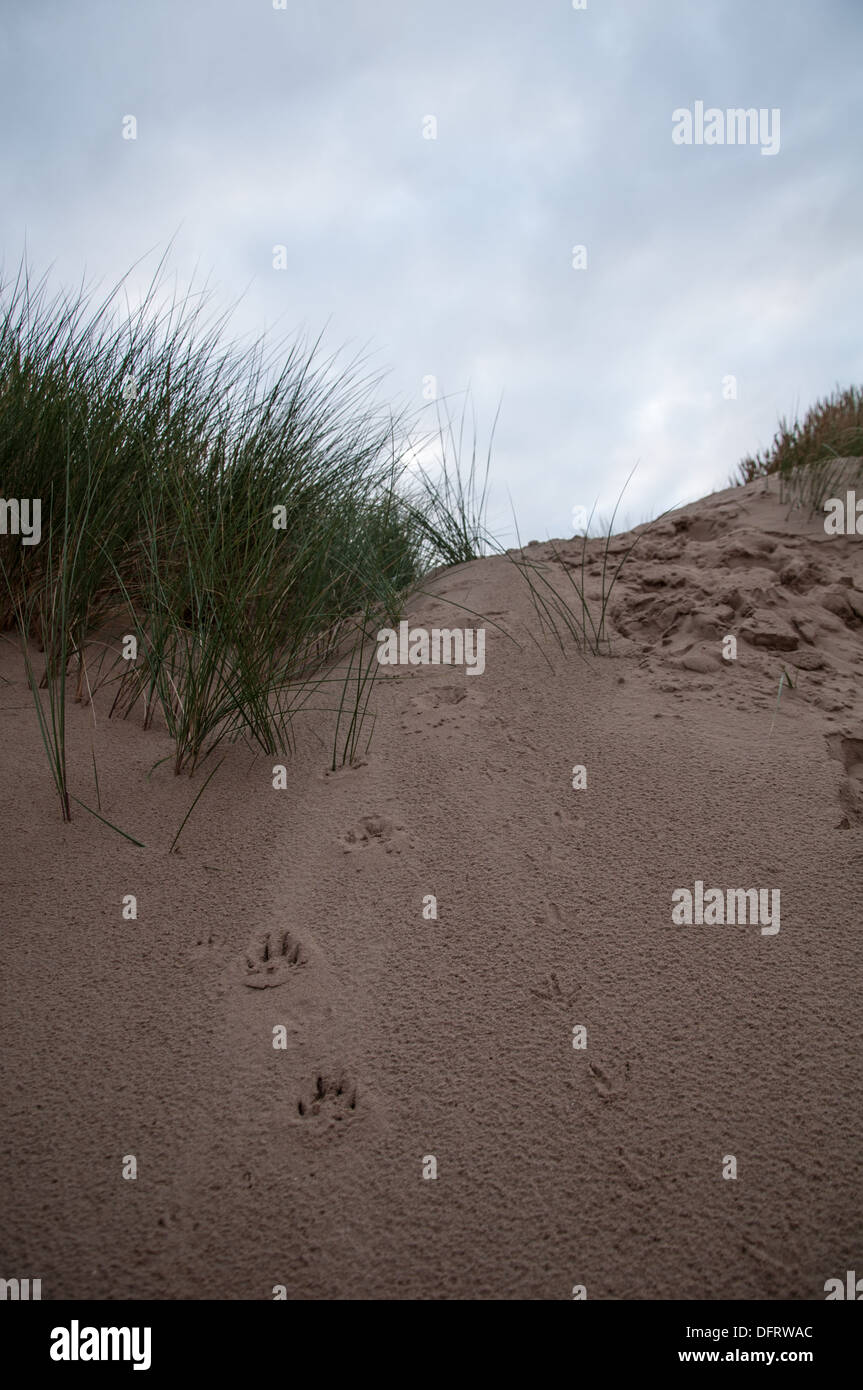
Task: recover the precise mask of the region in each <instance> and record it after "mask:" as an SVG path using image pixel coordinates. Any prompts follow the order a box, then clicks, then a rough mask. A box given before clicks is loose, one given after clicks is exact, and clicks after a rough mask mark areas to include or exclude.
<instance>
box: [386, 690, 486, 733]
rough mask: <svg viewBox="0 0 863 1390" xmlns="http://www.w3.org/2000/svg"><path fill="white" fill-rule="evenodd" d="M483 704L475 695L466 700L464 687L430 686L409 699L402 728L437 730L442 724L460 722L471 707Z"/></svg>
mask: <svg viewBox="0 0 863 1390" xmlns="http://www.w3.org/2000/svg"><path fill="white" fill-rule="evenodd" d="M483 703H484V701H483V700H482V699H481V698H480V697H479V696H478V695H477V694H476V693H473V694H472V695H471V698H470V700H468V687H467V686H466V685H437V686H432V687H431V689H429V690H424V691H422V692H421V694H419V695H413V696H412V697H411V702H410V705H409V707H408V709H406V710H405V712H404V715H403V716H402V719H403V725H402V727H403V728H411V729H414V730H419V729H421V728H427V729H439V728H440V727H441V725H443V724H451V723H453V722H454V721H460V720H461V719H463V718H464V717H465V715H467V714H468V713H469V711H470V709H471V707H472V706H475V705H480V704H483Z"/></svg>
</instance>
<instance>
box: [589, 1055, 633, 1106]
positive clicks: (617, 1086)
mask: <svg viewBox="0 0 863 1390" xmlns="http://www.w3.org/2000/svg"><path fill="white" fill-rule="evenodd" d="M587 1069H588V1071H589V1072H590V1076H591V1080H592V1081H593V1084H594V1086H595V1087H596V1093H597V1095H598V1096H599V1098H600V1100H620V1098H621V1097H622V1096H625V1095H626V1093H627V1091H628V1090H629V1063H628V1062H626V1063H624V1067H623V1073H622V1075H619V1076H618V1079H617V1081H613V1080H612V1079H611V1077H610V1076H609V1075H608V1072H607V1071H606V1070H605V1069H604V1068H603V1067H601V1066H600V1065H599V1063H598V1062H588V1064H587Z"/></svg>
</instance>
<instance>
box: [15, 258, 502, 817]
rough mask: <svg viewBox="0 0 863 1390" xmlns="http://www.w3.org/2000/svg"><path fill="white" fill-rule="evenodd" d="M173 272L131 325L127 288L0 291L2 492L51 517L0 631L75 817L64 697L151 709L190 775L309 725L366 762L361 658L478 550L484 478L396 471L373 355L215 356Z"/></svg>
mask: <svg viewBox="0 0 863 1390" xmlns="http://www.w3.org/2000/svg"><path fill="white" fill-rule="evenodd" d="M162 272H163V263H160V266H159V267H158V268H157V272H156V274H155V275H154V277H153V279H152V281H151V283H150V286H149V289H148V290H147V291H146V293H145V294H144V296H143V297H142V299H141V301H140V303H139V304H138V306H137V307H136V308H129V306H128V303H127V302H125V300H124V286H123V285H122V284H121V285H120V286H118V287H116V288H115V289H114V290H113V291H112V292H111V293H109V294H108V295H106V296H105V297H103V298H101V299H99V298H97V297H96V296H95V294H94V293H93V292H92V291H90V290H87V289H85V288H81V289H79V290H78V291H77V292H76V293H75V294H72V295H68V296H67V295H62V294H61V295H56V294H55V295H52V294H50V293H49V288H48V282H47V280H46V279H44V278H43V279H41V280H39V281H38V282H34V281H33V280H32V278H31V276H30V273H29V271H28V269H27V268H26V266H22V267H21V268H20V269H19V271H18V273H17V275H15V276H14V277H13V278H11V279H5V280H4V279H0V491H2V495H3V497H5V498H18V499H23V498H29V499H36V498H38V499H41V503H42V536H41V541H40V543H39V544H37V545H33V546H24V545H23V544H22V543H21V540H20V538H19V537H18V536H15V535H0V570H2V577H3V581H4V582H3V584H2V585H0V630H3V629H9V628H12V627H15V628H17V630H18V632H19V634H20V637H21V640H22V648H23V652H24V659H25V663H26V665H27V670H28V674H29V676H30V684H31V689H32V692H33V698H34V703H35V706H36V711H37V717H38V718H39V722H40V729H41V731H42V737H43V741H44V743H45V748H46V753H47V755H48V760H49V764H50V768H51V773H52V776H53V778H54V782H55V786H56V789H57V793H58V797H59V800H60V804H61V810H62V814H63V817H64V819H69V817H70V815H71V806H70V801H72V800H77V798H73V797H71V795H70V792H69V787H68V779H67V771H66V757H65V727H66V701H67V696H68V695H69V694H71V693H72V690H74V698H75V699H77V700H79V701H82V702H87V701H89V700H91V699H92V696H93V693H94V692H95V690H96V689H98V688H99V687H100V686H101V685H107V686H108V687H112V686H113V687H114V688H113V690H112V691H110V692H109V693H110V694H111V696H112V699H111V706H110V709H111V716H112V717H123V718H128V717H131V716H132V715H133V714H137V715H140V717H141V718H142V720H143V722H144V724H145V726H147V727H150V726H151V725H152V724H153V721H154V719H155V718H156V716H157V715H159V716H160V717H161V720H162V721H163V722H164V726H165V727H166V728H167V731H168V733H169V735H170V737H171V740H172V743H173V749H174V753H173V766H174V771H175V772H176V773H178V774H179V773H181V772H186V773H189V774H191V773H193V772H194V771H195V769H196V768H197V767H198V766H200V765H201V763H202V762H204V761H205V760H206V759H207V758H208V757H209V756H210V755H211V754H212V753H213V751H214V750H215V749H216V748H218V747H219V746H220V745H221V744H223V743H224V742H225V741H233V740H236V739H242V740H244V741H245V742H246V743H248V744H250V745H252V746H253V747H255V748H257V749H259V750H260V751H261V752H262V753H264V754H266V755H267V756H268V757H269V756H275V755H276V754H282V753H284V752H286V751H289V750H290V748H291V747H292V746H293V738H294V723H295V720H296V718H297V717H298V715H299V714H300V713H302V712H303V711H304V710H307V709H309V708H324V709H328V710H331V711H332V713H333V717H334V724H335V734H334V744H333V747H334V754H333V761H334V765H335V764H336V763H337V762H338V761H339V760H342V761H345V760H347V761H350V760H352V759H353V758H354V757H355V756H356V755H357V752H358V749H359V748H360V741H361V736H362V732H363V726H364V723H365V719H366V714H367V706H368V698H369V695H370V693H371V687H372V685H373V681H374V676H375V674H376V666H374V665H372V664H370V662H369V660H368V657H367V655H364V654H363V650H364V644H365V643H367V641H368V639H369V637H370V636H371V635H372V634H373V633H374V631H375V630H376V628H377V627H380V626H381V625H382V623H383V622H384V621H386V622H387V623H392V622H393V621H395V620H396V619H397V618H398V617H399V615H400V614H401V612H402V609H403V605H404V602H405V599H406V597H407V595H408V594H409V593H410V592H411V591H412V589H414V588H415V587H416V586H417V584H418V583H419V582H420V581H421V580H422V578H423V576H424V575H425V574H427V573H428V572H429V571H430V570H431V569H433V568H434V567H435V566H438V565H441V564H451V563H455V562H457V561H464V560H467V559H472V558H475V557H476V556H477V555H478V554H480V553H481V527H480V526H479V523H478V521H477V516H476V514H475V507H474V491H475V486H474V484H475V469H473V468H472V470H471V473H470V475H469V477H468V479H467V480H466V481H465V480H463V479H462V478H461V475H460V473H459V472H458V471H457V472H456V474H455V475H453V474H452V473H451V471H450V469H449V467H448V464H447V459H446V457H444V458H443V461H442V469H441V471H440V474H439V475H438V476H433V475H432V474H431V473H430V472H424V473H423V476H422V477H420V478H419V479H417V478H416V477H415V476H413V475H408V476H406V464H405V462H404V460H405V459H406V458H408V457H410V455H411V451H412V446H413V436H412V433H411V431H412V428H413V427H412V425H411V424H410V422H406V421H404V420H402V419H393V417H392V415H391V413H390V412H389V411H388V410H386V409H385V408H383V407H382V406H380V405H379V403H378V386H379V379H378V378H377V377H374V376H371V375H369V374H368V373H367V372H366V370H365V366H364V363H363V361H362V360H361V359H357V358H354V359H352V360H349V361H347V363H344V362H343V360H342V357H341V355H340V354H335V355H332V356H325V355H324V354H323V351H322V348H321V343H320V341H319V340H318V341H314V342H311V343H309V342H308V341H307V340H305V339H296V340H293V341H291V342H287V343H286V342H279V343H276V344H274V345H271V346H267V344H266V343H265V342H264V341H263V340H259V341H257V342H255V343H253V344H252V345H251V346H247V347H241V346H238V345H236V344H234V343H230V342H229V343H228V344H227V345H225V341H224V334H225V326H226V322H227V320H226V317H225V316H224V315H222V316H216V317H208V314H207V302H208V301H207V299H206V297H205V296H201V295H198V294H191V293H190V294H189V295H187V296H186V297H185V298H182V299H178V298H177V297H176V296H173V297H169V296H166V294H165V293H164V289H163V276H162ZM131 639H133V640H131ZM34 646H38V647H40V648H41V649H42V651H43V654H44V670H43V671H42V673H41V676H39V675H37V672H36V669H35V662H36V659H35V656H34V652H33V649H34ZM124 653H125V655H124ZM130 653H132V654H131V655H130ZM40 685H41V686H42V689H43V690H45V691H46V696H45V697H44V699H45V705H46V706H47V708H46V707H45V706H43V697H41V696H40V693H39V686H40ZM320 700H323V705H321V704H320V703H315V702H316V701H320ZM193 804H194V803H193ZM87 809H90V808H87ZM94 814H95V813H94Z"/></svg>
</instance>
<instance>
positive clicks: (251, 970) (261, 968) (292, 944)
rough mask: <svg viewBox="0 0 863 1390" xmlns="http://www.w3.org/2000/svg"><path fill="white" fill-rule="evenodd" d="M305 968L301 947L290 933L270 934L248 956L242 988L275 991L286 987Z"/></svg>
mask: <svg viewBox="0 0 863 1390" xmlns="http://www.w3.org/2000/svg"><path fill="white" fill-rule="evenodd" d="M302 965H305V957H304V956H303V951H302V947H301V945H300V943H299V941H296V940H295V939H294V937H292V936H291V933H290V932H289V931H286V932H282V933H279V932H267V934H266V936H265V937H264V938H263V940H262V941H261V942H260V944H259V945H258V946H257V947H255V949H254V950H252V951H248V952H247V953H246V973H245V975H244V977H243V984H245V985H248V986H249V989H273V988H275V986H276V985H283V984H286V983H287V981H288V978H289V976H290V974H291V971H293V970H296V969H298V968H299V967H300V966H302Z"/></svg>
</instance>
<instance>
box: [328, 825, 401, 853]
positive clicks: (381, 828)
mask: <svg viewBox="0 0 863 1390" xmlns="http://www.w3.org/2000/svg"><path fill="white" fill-rule="evenodd" d="M407 842H408V839H407V836H406V835H405V833H404V830H403V828H402V826H400V825H394V824H393V822H392V821H391V820H388V819H387V817H386V816H363V817H362V819H361V820H360V821H359V823H358V824H357V825H356V826H355V827H354V829H353V830H349V831H348V832H347V834H346V835H343V836H342V845H343V846H344V850H345V853H346V854H349V853H350V852H351V851H352V850H356V849H360V848H363V847H368V846H370V845H377V846H379V847H380V848H382V849H384V850H385V851H386V853H387V854H401V851H402V850H403V849H404V847H405V845H406V844H407Z"/></svg>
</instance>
